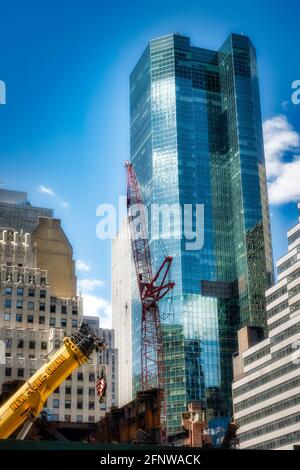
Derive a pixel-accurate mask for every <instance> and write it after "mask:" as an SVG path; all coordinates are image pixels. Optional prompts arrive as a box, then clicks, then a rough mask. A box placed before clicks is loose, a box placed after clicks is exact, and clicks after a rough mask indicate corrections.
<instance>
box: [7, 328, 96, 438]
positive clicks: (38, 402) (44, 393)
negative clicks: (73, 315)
mask: <svg viewBox="0 0 300 470" xmlns="http://www.w3.org/2000/svg"><path fill="white" fill-rule="evenodd" d="M104 347H105V346H104V342H103V341H101V340H100V339H99V338H97V337H96V336H95V335H94V334H93V332H92V331H91V330H90V328H89V327H88V325H87V323H83V324H82V325H81V327H80V329H79V331H78V332H76V333H74V334H72V335H71V336H67V337H65V338H64V341H63V344H62V346H61V347H60V348H59V349H58V350H57V351H55V352H54V353H53V354H52V355H50V357H49V359H48V361H47V362H46V363H45V364H43V365H42V367H41V368H40V369H39V370H38V371H37V372H35V374H34V375H33V376H32V377H31V378H30V379H29V380H27V381H26V383H25V384H24V385H22V387H21V388H20V389H19V390H17V391H16V392H15V393H14V394H13V396H12V397H10V398H9V399H8V400H7V401H6V402H5V403H4V404H3V405H2V406H1V407H0V439H6V438H8V437H9V436H11V435H12V433H13V432H14V431H15V430H16V429H18V428H19V427H20V426H21V425H22V424H25V423H26V422H27V421H29V422H32V421H34V420H35V419H36V418H37V417H38V416H39V414H40V412H41V410H42V408H43V406H44V404H45V402H46V400H47V398H48V397H49V395H51V393H53V392H54V390H55V389H56V388H57V387H58V386H59V385H60V384H61V383H62V382H63V381H64V380H65V379H66V378H67V377H68V376H69V375H70V374H71V373H72V372H73V371H74V370H75V369H77V367H79V366H81V365H82V364H84V363H85V362H87V361H88V358H89V356H90V355H91V354H92V352H93V351H94V350H95V349H96V350H101V349H104Z"/></svg>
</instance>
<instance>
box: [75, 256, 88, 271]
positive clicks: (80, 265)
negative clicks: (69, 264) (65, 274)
mask: <svg viewBox="0 0 300 470" xmlns="http://www.w3.org/2000/svg"><path fill="white" fill-rule="evenodd" d="M76 269H77V270H78V271H82V272H85V273H87V272H88V271H90V270H91V267H90V265H89V264H88V263H86V262H85V261H83V260H82V259H79V260H77V261H76Z"/></svg>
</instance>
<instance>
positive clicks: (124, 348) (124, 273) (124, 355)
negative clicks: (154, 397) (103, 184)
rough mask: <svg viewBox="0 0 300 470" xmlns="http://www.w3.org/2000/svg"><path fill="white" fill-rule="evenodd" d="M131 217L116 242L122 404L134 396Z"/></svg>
mask: <svg viewBox="0 0 300 470" xmlns="http://www.w3.org/2000/svg"><path fill="white" fill-rule="evenodd" d="M128 230H129V228H128V223H127V219H125V220H124V222H123V224H122V227H121V229H120V231H119V233H118V234H117V236H116V238H115V239H114V240H113V242H112V327H113V330H114V331H115V346H116V348H117V349H118V357H119V368H118V369H119V370H118V390H119V393H118V406H119V407H121V406H123V405H125V404H126V403H128V402H129V401H131V400H132V398H133V397H132V356H131V354H132V352H131V351H132V337H131V282H132V280H131V271H132V269H133V265H132V256H131V243H130V237H129V234H128Z"/></svg>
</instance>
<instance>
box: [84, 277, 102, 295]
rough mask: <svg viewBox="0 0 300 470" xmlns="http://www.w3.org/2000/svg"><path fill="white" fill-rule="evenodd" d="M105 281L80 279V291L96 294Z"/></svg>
mask: <svg viewBox="0 0 300 470" xmlns="http://www.w3.org/2000/svg"><path fill="white" fill-rule="evenodd" d="M104 285H105V283H104V281H101V280H100V279H79V281H78V289H79V290H81V291H82V292H94V291H95V289H96V288H97V287H103V286H104Z"/></svg>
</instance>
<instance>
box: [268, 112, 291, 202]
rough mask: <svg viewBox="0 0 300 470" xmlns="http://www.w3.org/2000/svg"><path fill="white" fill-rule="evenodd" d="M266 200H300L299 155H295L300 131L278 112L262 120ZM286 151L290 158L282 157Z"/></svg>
mask: <svg viewBox="0 0 300 470" xmlns="http://www.w3.org/2000/svg"><path fill="white" fill-rule="evenodd" d="M263 131H264V142H265V155H266V168H267V178H268V190H269V200H270V203H271V204H275V205H281V204H286V203H288V202H292V201H298V200H300V185H299V174H300V158H299V157H298V156H297V155H295V152H297V150H298V147H299V145H300V135H299V134H298V132H296V131H295V129H294V128H293V126H292V125H291V124H290V123H289V122H288V120H287V118H286V116H284V115H279V116H275V117H273V118H272V119H267V120H266V121H265V122H264V124H263ZM287 153H289V154H290V155H289V156H290V158H289V161H286V160H284V157H285V156H286V154H287Z"/></svg>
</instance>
